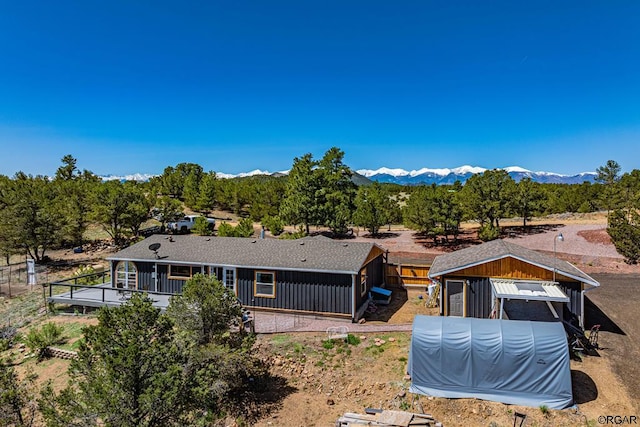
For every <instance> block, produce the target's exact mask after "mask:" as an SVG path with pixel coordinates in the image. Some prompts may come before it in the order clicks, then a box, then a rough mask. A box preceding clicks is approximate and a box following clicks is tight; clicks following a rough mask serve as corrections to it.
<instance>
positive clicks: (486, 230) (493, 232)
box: [478, 224, 500, 242]
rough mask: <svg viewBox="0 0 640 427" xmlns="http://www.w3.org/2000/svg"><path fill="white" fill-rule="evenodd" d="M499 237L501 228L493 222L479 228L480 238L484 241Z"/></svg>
mask: <svg viewBox="0 0 640 427" xmlns="http://www.w3.org/2000/svg"><path fill="white" fill-rule="evenodd" d="M498 237H500V230H499V229H498V228H497V227H494V226H493V225H492V224H486V225H483V226H482V227H480V230H478V238H479V239H480V240H482V241H483V242H488V241H490V240H495V239H497V238H498Z"/></svg>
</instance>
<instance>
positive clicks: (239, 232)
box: [235, 218, 253, 237]
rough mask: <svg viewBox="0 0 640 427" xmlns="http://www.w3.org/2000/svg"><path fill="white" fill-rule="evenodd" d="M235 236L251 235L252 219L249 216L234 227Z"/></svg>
mask: <svg viewBox="0 0 640 427" xmlns="http://www.w3.org/2000/svg"><path fill="white" fill-rule="evenodd" d="M235 235H236V237H251V236H253V221H251V220H250V219H249V218H244V219H242V220H241V221H240V222H239V223H238V225H237V226H236V229H235Z"/></svg>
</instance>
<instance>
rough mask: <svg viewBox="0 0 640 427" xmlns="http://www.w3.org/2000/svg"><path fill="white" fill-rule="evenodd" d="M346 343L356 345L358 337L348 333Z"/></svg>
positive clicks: (358, 341)
mask: <svg viewBox="0 0 640 427" xmlns="http://www.w3.org/2000/svg"><path fill="white" fill-rule="evenodd" d="M347 344H350V345H358V344H360V338H359V337H357V336H355V335H353V334H348V335H347Z"/></svg>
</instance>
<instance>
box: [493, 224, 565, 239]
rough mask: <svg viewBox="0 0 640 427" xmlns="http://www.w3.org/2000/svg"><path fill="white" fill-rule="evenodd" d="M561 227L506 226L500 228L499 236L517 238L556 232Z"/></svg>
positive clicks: (539, 225)
mask: <svg viewBox="0 0 640 427" xmlns="http://www.w3.org/2000/svg"><path fill="white" fill-rule="evenodd" d="M563 226H564V224H535V225H527V226H526V227H523V226H521V225H518V226H507V227H502V230H501V232H500V234H501V236H502V237H511V238H519V237H524V236H531V235H532V234H543V233H547V232H549V231H556V230H557V229H558V228H560V227H563Z"/></svg>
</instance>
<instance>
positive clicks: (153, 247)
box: [149, 242, 161, 258]
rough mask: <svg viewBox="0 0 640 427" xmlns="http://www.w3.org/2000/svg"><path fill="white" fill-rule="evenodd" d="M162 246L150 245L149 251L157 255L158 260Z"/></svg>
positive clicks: (158, 244)
mask: <svg viewBox="0 0 640 427" xmlns="http://www.w3.org/2000/svg"><path fill="white" fill-rule="evenodd" d="M160 246H161V245H160V243H157V242H156V243H152V244H150V245H149V250H150V251H153V253H155V254H156V258H158V249H160Z"/></svg>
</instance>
